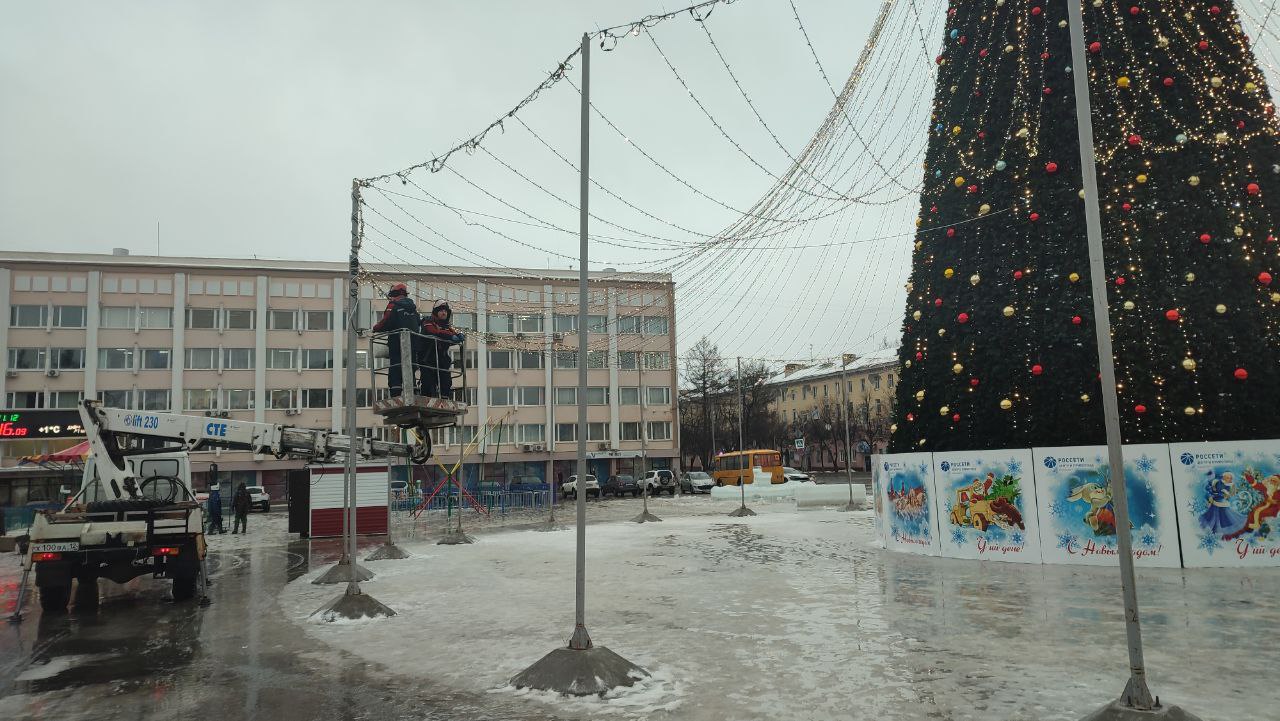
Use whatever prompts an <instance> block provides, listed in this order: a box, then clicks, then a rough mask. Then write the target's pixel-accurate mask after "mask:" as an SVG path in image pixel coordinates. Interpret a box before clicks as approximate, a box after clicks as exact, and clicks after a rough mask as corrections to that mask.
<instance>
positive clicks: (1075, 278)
mask: <svg viewBox="0 0 1280 721" xmlns="http://www.w3.org/2000/svg"><path fill="white" fill-rule="evenodd" d="M1067 280H1069V281H1071V282H1072V283H1079V282H1080V274H1079V273H1072V274H1071V275H1069V276H1067Z"/></svg>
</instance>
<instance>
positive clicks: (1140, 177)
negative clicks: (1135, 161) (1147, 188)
mask: <svg viewBox="0 0 1280 721" xmlns="http://www.w3.org/2000/svg"><path fill="white" fill-rule="evenodd" d="M1137 180H1138V184H1139V185H1141V184H1143V183H1145V182H1147V174H1146V173H1138V178H1137Z"/></svg>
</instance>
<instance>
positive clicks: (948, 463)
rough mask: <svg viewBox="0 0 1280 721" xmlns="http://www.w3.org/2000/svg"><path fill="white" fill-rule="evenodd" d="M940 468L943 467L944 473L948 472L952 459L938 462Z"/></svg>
mask: <svg viewBox="0 0 1280 721" xmlns="http://www.w3.org/2000/svg"><path fill="white" fill-rule="evenodd" d="M938 468H941V469H942V472H943V473H946V472H947V471H949V470H951V462H950V461H943V462H942V463H939V464H938Z"/></svg>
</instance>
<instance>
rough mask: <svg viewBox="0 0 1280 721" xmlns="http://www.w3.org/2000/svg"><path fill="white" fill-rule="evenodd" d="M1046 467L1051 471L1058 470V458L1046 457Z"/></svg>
mask: <svg viewBox="0 0 1280 721" xmlns="http://www.w3.org/2000/svg"><path fill="white" fill-rule="evenodd" d="M1044 467H1045V468H1049V469H1053V468H1057V467H1058V459H1057V458H1054V457H1053V456H1045V457H1044Z"/></svg>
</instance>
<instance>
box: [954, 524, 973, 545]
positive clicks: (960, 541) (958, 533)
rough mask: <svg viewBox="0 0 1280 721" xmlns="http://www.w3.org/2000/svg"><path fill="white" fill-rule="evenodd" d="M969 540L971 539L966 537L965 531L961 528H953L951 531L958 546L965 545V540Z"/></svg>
mask: <svg viewBox="0 0 1280 721" xmlns="http://www.w3.org/2000/svg"><path fill="white" fill-rule="evenodd" d="M967 540H969V539H967V538H965V535H964V531H962V530H960V529H959V528H956V529H953V530H952V531H951V542H952V543H953V544H955V545H957V546H963V545H964V544H965V541H967Z"/></svg>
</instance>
